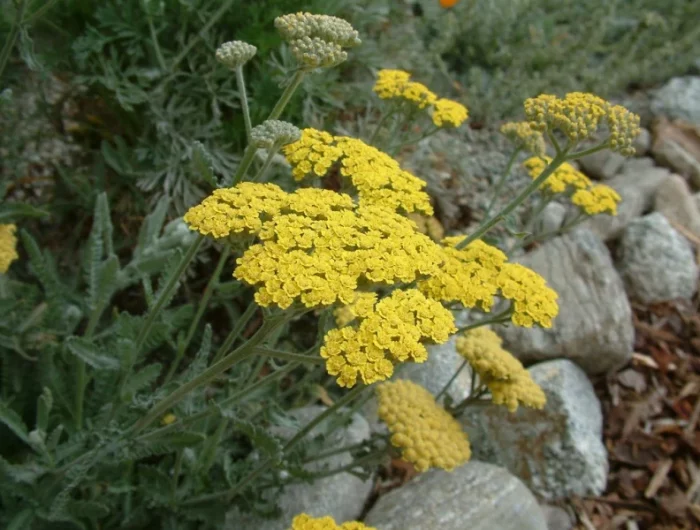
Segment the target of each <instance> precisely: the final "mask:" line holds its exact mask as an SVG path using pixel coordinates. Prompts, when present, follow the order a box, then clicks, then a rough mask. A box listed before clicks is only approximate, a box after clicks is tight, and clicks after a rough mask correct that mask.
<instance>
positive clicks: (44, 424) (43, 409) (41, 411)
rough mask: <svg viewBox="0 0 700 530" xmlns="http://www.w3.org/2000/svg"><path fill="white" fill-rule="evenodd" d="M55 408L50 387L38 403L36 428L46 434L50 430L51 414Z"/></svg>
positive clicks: (44, 391)
mask: <svg viewBox="0 0 700 530" xmlns="http://www.w3.org/2000/svg"><path fill="white" fill-rule="evenodd" d="M52 407H53V395H52V394H51V390H49V388H48V387H44V390H43V392H42V393H41V396H39V399H37V403H36V428H37V429H40V430H42V431H44V432H46V430H47V429H48V425H49V413H50V412H51V408H52Z"/></svg>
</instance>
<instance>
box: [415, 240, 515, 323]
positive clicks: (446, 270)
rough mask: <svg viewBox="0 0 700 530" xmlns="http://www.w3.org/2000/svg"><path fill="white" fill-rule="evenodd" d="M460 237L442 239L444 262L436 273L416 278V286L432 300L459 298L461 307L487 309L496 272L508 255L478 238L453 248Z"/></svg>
mask: <svg viewBox="0 0 700 530" xmlns="http://www.w3.org/2000/svg"><path fill="white" fill-rule="evenodd" d="M462 239H463V237H460V236H456V237H447V238H445V239H443V241H442V243H443V245H444V247H443V252H444V255H445V262H444V263H443V264H442V265H441V266H440V269H439V271H438V272H437V274H434V275H433V276H432V277H430V278H428V279H426V280H423V281H420V282H419V283H418V288H419V289H420V290H421V291H422V292H423V293H425V294H426V295H427V296H429V297H431V298H433V299H435V300H440V301H443V302H453V301H459V302H461V303H462V305H464V306H465V307H476V306H479V307H480V308H481V309H483V310H484V311H490V310H491V306H492V305H493V297H494V296H495V295H496V294H497V292H498V285H497V284H496V279H497V278H498V273H499V271H500V270H501V268H502V266H503V264H504V263H505V262H506V260H507V259H508V258H507V257H506V255H505V254H504V253H503V252H501V251H500V250H498V249H497V248H496V247H492V246H491V245H487V244H486V243H484V242H483V241H481V240H478V241H474V242H472V243H470V244H469V245H468V246H467V247H466V248H463V249H460V250H458V249H456V248H454V247H455V245H457V243H459V242H460V241H461V240H462Z"/></svg>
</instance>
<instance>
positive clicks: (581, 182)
mask: <svg viewBox="0 0 700 530" xmlns="http://www.w3.org/2000/svg"><path fill="white" fill-rule="evenodd" d="M551 161H552V159H551V158H550V157H548V156H544V157H537V156H533V157H531V158H528V159H527V160H525V162H523V165H524V166H525V168H527V172H528V173H529V174H530V176H531V177H532V180H535V179H536V178H537V177H539V176H540V175H541V174H542V172H543V171H544V169H545V168H546V167H547V166H548V165H549V163H550V162H551ZM590 185H591V181H590V179H589V178H588V177H587V176H586V175H584V174H583V173H581V172H580V171H578V170H577V169H576V168H574V166H572V165H571V164H569V163H568V162H564V163H563V164H562V165H561V166H559V167H558V168H557V169H556V170H555V171H554V173H552V174H551V175H550V176H549V177H548V178H547V180H545V181H544V182H543V183H542V185H541V186H540V187H541V188H544V189H546V190H548V191H550V192H552V193H564V192H567V191H570V189H571V188H573V189H577V190H583V189H586V188H588V187H590Z"/></svg>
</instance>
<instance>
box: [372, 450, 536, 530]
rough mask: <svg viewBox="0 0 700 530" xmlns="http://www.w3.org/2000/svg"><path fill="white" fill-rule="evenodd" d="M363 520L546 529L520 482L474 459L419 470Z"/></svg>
mask: <svg viewBox="0 0 700 530" xmlns="http://www.w3.org/2000/svg"><path fill="white" fill-rule="evenodd" d="M364 522H365V524H367V525H369V526H374V527H376V528H378V529H379V530H429V529H430V530H432V529H440V530H496V529H498V530H547V522H546V521H545V518H544V515H543V514H542V510H541V509H540V507H539V506H538V504H537V501H536V500H535V497H534V496H533V495H532V493H530V492H529V491H528V489H527V488H526V487H525V486H524V485H523V483H522V482H520V480H518V479H517V478H515V477H514V476H513V475H511V474H510V473H508V472H507V471H506V470H504V469H501V468H499V467H496V466H492V465H489V464H485V463H482V462H474V461H472V462H468V463H467V464H465V465H463V466H461V467H459V468H457V469H455V470H454V471H452V472H451V473H447V472H446V471H441V470H440V471H437V470H434V471H428V472H426V473H423V474H422V475H420V476H418V477H416V478H415V479H413V480H412V481H411V482H409V483H408V484H405V485H404V486H402V487H400V488H398V489H395V490H393V491H391V492H389V493H387V494H386V495H384V496H382V497H380V498H379V500H378V501H377V503H376V504H375V505H374V506H373V507H372V509H371V510H370V511H369V513H368V514H367V517H366V518H365V521H364Z"/></svg>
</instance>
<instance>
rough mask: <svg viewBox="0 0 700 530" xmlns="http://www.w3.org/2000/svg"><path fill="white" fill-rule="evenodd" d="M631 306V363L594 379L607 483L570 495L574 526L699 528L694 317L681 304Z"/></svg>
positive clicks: (698, 358) (699, 326)
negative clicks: (589, 493) (592, 493)
mask: <svg viewBox="0 0 700 530" xmlns="http://www.w3.org/2000/svg"><path fill="white" fill-rule="evenodd" d="M633 312H634V327H635V331H636V333H635V353H634V355H633V358H632V361H631V362H630V363H629V364H628V365H627V366H626V367H624V368H623V369H622V370H620V371H619V372H617V373H616V374H614V375H612V376H611V377H609V378H607V379H606V380H603V381H600V382H598V384H597V385H596V392H597V394H598V397H599V398H600V399H601V402H602V404H603V413H604V417H605V426H604V438H605V444H606V447H607V449H608V454H609V463H610V471H609V473H608V488H607V490H606V492H605V493H604V494H603V495H601V496H600V497H595V498H586V499H576V500H574V501H572V503H573V505H574V508H575V511H576V512H577V515H578V519H579V521H580V523H579V526H578V528H582V529H586V530H591V529H596V530H597V529H604V530H605V529H618V528H619V529H625V530H631V529H654V530H657V529H664V530H666V529H691V528H700V429H699V428H698V425H699V423H700V315H699V314H698V311H697V307H696V306H695V305H694V304H690V303H681V302H672V303H665V304H656V305H653V306H650V307H644V306H633Z"/></svg>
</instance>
